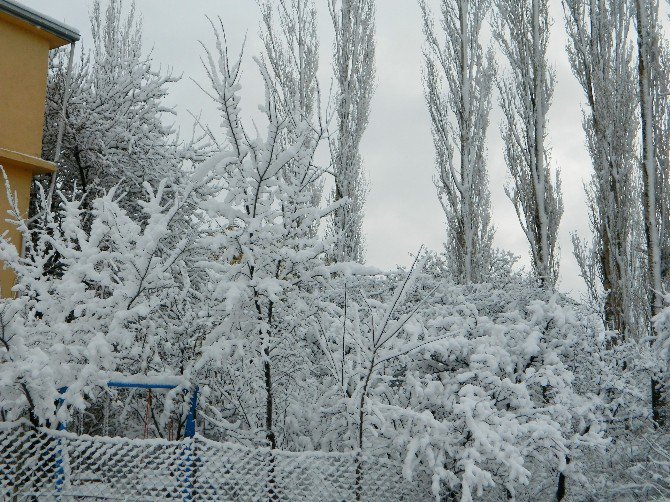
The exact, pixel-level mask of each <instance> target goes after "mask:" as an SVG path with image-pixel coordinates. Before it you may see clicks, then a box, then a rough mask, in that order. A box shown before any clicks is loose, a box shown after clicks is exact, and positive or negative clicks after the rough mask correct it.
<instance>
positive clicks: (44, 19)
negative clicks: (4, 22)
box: [0, 0, 80, 43]
mask: <svg viewBox="0 0 670 502" xmlns="http://www.w3.org/2000/svg"><path fill="white" fill-rule="evenodd" d="M0 12H5V13H7V14H9V15H11V16H14V17H18V18H19V19H22V20H24V21H26V22H28V23H30V24H32V25H34V26H37V27H38V28H41V29H43V30H44V31H46V32H48V33H51V34H52V35H55V36H57V37H58V38H61V39H63V40H66V41H68V42H70V43H73V42H77V41H78V40H79V38H80V35H79V32H78V31H77V30H75V29H74V28H71V27H69V26H68V25H66V24H63V23H60V22H58V21H56V20H55V19H52V18H50V17H48V16H45V15H44V14H40V13H39V12H37V11H35V10H33V9H30V8H28V7H26V6H24V5H21V4H19V3H16V2H14V1H12V0H0Z"/></svg>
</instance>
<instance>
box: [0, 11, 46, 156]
mask: <svg viewBox="0 0 670 502" xmlns="http://www.w3.org/2000/svg"><path fill="white" fill-rule="evenodd" d="M0 47H2V50H1V51H0V148H6V149H8V150H14V151H16V152H21V153H24V154H27V155H32V156H34V157H39V156H40V155H41V152H42V128H43V126H44V99H45V94H46V85H47V70H48V64H49V41H48V40H46V39H44V38H42V37H39V36H37V35H35V34H34V33H32V32H31V31H29V30H28V29H24V28H22V27H20V26H17V25H15V24H13V23H11V22H7V21H6V20H4V19H2V18H0Z"/></svg>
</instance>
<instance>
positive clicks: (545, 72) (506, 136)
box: [494, 0, 563, 287]
mask: <svg viewBox="0 0 670 502" xmlns="http://www.w3.org/2000/svg"><path fill="white" fill-rule="evenodd" d="M549 24H550V22H549V12H548V6H547V0H498V1H497V11H496V13H495V20H494V35H495V38H496V39H497V41H498V43H499V44H500V48H501V50H502V52H503V54H504V55H505V57H506V58H507V61H508V62H509V76H507V77H506V78H501V79H499V81H498V86H499V89H500V94H501V106H502V109H503V113H504V115H505V119H504V121H503V126H502V136H503V141H504V143H505V162H506V163H507V168H508V169H509V172H510V174H511V176H512V183H511V185H510V186H509V187H508V188H507V195H508V197H509V198H510V199H511V201H512V203H513V204H514V208H515V210H516V213H517V216H518V218H519V222H520V223H521V227H522V229H523V231H524V234H525V235H526V239H527V240H528V244H529V247H530V254H531V258H532V265H533V271H534V272H535V275H536V276H537V278H538V280H539V281H540V283H541V284H542V285H543V286H546V287H553V286H554V285H555V283H556V279H557V278H558V249H557V239H558V226H559V223H560V221H561V216H562V215H563V200H562V196H561V182H560V177H559V173H558V172H556V174H555V175H554V176H552V173H551V169H550V166H549V160H550V155H549V149H548V147H547V145H546V142H545V140H546V125H547V111H548V110H549V106H550V104H551V98H552V94H553V90H554V73H553V70H552V69H551V68H550V67H549V65H548V63H547V44H548V42H549Z"/></svg>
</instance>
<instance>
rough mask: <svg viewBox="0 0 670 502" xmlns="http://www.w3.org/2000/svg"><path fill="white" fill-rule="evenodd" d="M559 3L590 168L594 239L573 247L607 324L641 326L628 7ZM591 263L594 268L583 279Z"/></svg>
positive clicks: (622, 328)
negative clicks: (581, 96) (582, 101)
mask: <svg viewBox="0 0 670 502" xmlns="http://www.w3.org/2000/svg"><path fill="white" fill-rule="evenodd" d="M563 3H564V6H565V19H566V24H567V27H568V36H569V45H568V53H569V57H570V63H571V65H572V70H573V72H574V74H575V76H576V77H577V79H578V81H579V83H580V85H581V86H582V88H583V89H584V93H585V96H586V102H587V106H588V109H587V110H586V111H585V114H584V121H583V127H584V131H585V132H586V139H587V147H588V150H589V154H590V155H591V160H592V164H593V169H594V173H593V176H592V178H591V182H590V184H589V185H588V187H587V195H588V200H589V210H590V220H591V229H592V231H593V233H594V239H593V244H592V246H591V247H589V246H587V245H586V244H583V243H582V242H581V240H580V239H578V238H577V237H575V238H574V243H575V254H576V256H577V259H578V262H579V264H580V267H581V269H582V277H584V278H585V279H587V286H588V288H589V291H590V294H591V296H592V298H593V299H594V300H597V299H598V297H599V296H600V295H601V294H604V295H605V301H604V317H605V320H606V322H607V324H608V326H609V327H610V328H611V329H616V330H618V331H619V332H621V333H627V332H630V333H633V334H634V333H637V332H638V331H639V330H638V329H637V328H638V327H639V326H638V323H639V313H638V312H636V306H639V304H640V298H638V295H639V288H638V287H636V286H637V284H636V278H635V276H636V274H635V272H637V270H636V267H637V262H638V259H637V253H636V247H637V243H636V242H634V240H633V238H634V236H635V232H634V230H633V229H634V225H635V222H636V221H638V220H639V217H638V214H637V213H638V212H639V210H638V204H637V200H636V198H635V195H636V194H635V192H634V191H633V190H631V187H632V186H634V185H635V180H636V178H635V176H634V175H635V164H636V162H637V158H636V155H635V141H636V132H637V130H638V125H637V117H636V111H637V101H636V100H635V99H634V96H636V82H635V74H634V70H633V68H632V55H633V54H632V47H631V45H630V38H629V36H630V31H631V23H632V16H633V12H632V9H631V5H630V4H629V2H625V1H612V2H602V1H596V2H590V1H587V0H564V1H563ZM591 263H593V264H594V265H595V270H596V276H595V277H593V279H594V280H592V281H589V280H588V279H589V276H590V274H589V271H588V268H589V265H590V264H591ZM601 292H602V293H601Z"/></svg>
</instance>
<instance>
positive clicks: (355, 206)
mask: <svg viewBox="0 0 670 502" xmlns="http://www.w3.org/2000/svg"><path fill="white" fill-rule="evenodd" d="M328 6H329V8H330V17H331V19H332V21H333V28H334V30H335V50H334V56H333V57H334V63H333V71H334V73H335V82H336V95H335V106H334V108H335V121H336V124H335V132H334V134H333V135H332V137H331V140H330V152H331V163H332V170H333V174H334V181H335V189H334V192H333V200H334V201H339V200H344V201H345V202H346V204H344V205H342V206H341V207H339V208H338V209H337V210H336V211H335V213H334V215H333V218H332V222H331V234H332V235H335V236H337V244H336V246H335V253H334V256H333V258H334V259H335V260H336V261H358V262H362V261H363V260H364V258H365V242H364V237H363V234H362V233H361V232H362V225H363V214H364V213H363V206H364V203H365V196H366V192H367V186H366V181H365V175H364V172H363V165H362V158H361V153H360V144H361V139H362V137H363V133H364V132H365V129H366V127H367V125H368V116H369V114H370V101H371V99H372V94H373V91H374V76H375V40H374V31H375V3H374V0H329V2H328Z"/></svg>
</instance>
